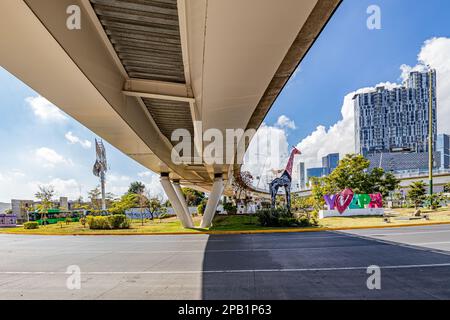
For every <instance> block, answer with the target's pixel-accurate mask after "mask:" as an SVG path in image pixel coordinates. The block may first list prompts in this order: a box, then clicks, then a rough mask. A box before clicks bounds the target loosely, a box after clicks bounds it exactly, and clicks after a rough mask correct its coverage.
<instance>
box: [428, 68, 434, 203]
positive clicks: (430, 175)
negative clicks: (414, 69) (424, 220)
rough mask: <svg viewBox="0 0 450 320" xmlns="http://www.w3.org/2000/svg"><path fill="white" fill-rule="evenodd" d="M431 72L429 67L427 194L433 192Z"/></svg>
mask: <svg viewBox="0 0 450 320" xmlns="http://www.w3.org/2000/svg"><path fill="white" fill-rule="evenodd" d="M432 83H433V72H432V69H431V68H430V70H429V79H428V182H429V186H430V188H429V194H430V195H432V194H433V92H432V90H433V87H432Z"/></svg>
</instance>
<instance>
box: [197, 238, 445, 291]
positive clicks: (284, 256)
mask: <svg viewBox="0 0 450 320" xmlns="http://www.w3.org/2000/svg"><path fill="white" fill-rule="evenodd" d="M442 264H444V265H442ZM445 264H447V265H445ZM371 265H376V266H379V267H381V289H380V290H369V289H368V287H367V279H368V277H369V276H370V275H371V274H368V273H367V268H368V267H369V266H371ZM203 271H204V273H203V279H202V298H203V299H449V298H450V280H449V279H450V256H447V255H443V254H439V253H434V252H430V251H426V250H420V249H416V248H408V247H404V246H399V245H396V244H389V243H382V242H379V241H376V240H371V239H367V238H360V237H355V236H350V235H346V234H340V233H334V232H314V233H279V234H254V235H211V236H210V237H209V240H208V243H207V245H206V249H205V254H204V260H203Z"/></svg>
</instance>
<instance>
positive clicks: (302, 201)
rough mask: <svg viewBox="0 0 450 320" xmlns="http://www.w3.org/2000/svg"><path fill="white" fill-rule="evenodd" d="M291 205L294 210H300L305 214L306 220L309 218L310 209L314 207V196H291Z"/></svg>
mask: <svg viewBox="0 0 450 320" xmlns="http://www.w3.org/2000/svg"><path fill="white" fill-rule="evenodd" d="M292 207H293V208H294V210H297V211H299V212H302V213H304V214H306V217H307V218H308V220H309V219H310V212H311V209H313V208H314V198H313V197H312V196H309V197H299V196H297V195H295V196H294V197H293V198H292Z"/></svg>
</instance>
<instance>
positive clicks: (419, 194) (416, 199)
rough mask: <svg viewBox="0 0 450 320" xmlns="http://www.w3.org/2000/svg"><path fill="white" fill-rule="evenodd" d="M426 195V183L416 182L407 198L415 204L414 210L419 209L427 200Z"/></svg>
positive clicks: (412, 184) (411, 186) (410, 188)
mask: <svg viewBox="0 0 450 320" xmlns="http://www.w3.org/2000/svg"><path fill="white" fill-rule="evenodd" d="M425 194H426V189H425V183H424V182H423V181H416V182H413V183H411V185H410V186H409V190H408V193H407V197H408V199H409V200H411V201H412V202H413V203H414V208H415V209H417V208H418V207H419V206H420V205H421V204H422V202H423V200H424V199H425Z"/></svg>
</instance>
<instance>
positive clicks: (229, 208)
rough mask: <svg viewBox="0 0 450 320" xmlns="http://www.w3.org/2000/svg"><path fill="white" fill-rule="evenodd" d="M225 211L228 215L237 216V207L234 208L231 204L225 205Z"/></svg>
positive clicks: (226, 203)
mask: <svg viewBox="0 0 450 320" xmlns="http://www.w3.org/2000/svg"><path fill="white" fill-rule="evenodd" d="M223 210H225V211H226V212H227V213H228V214H236V213H237V207H236V206H234V205H233V204H232V203H231V202H225V203H224V204H223Z"/></svg>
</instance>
